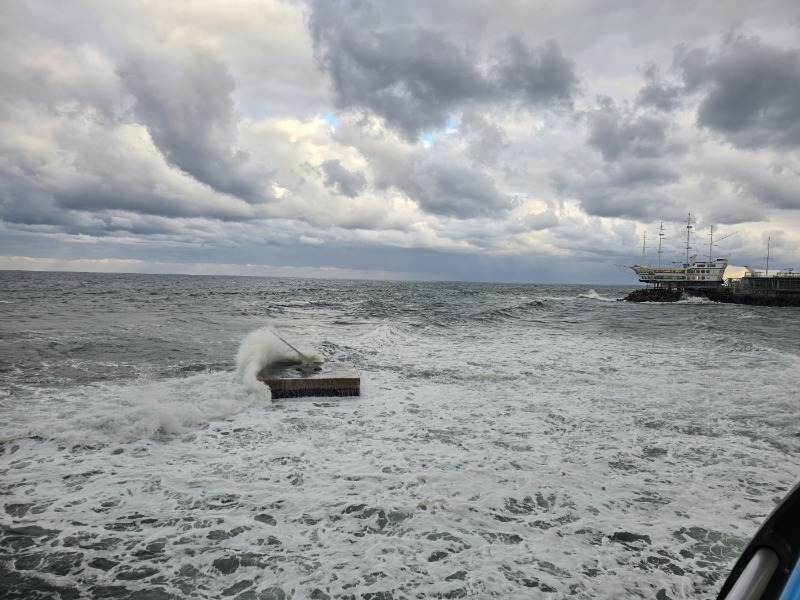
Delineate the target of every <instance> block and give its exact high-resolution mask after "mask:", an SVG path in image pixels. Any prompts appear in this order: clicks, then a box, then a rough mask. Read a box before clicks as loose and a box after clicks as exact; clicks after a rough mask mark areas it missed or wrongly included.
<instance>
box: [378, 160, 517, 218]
mask: <svg viewBox="0 0 800 600" xmlns="http://www.w3.org/2000/svg"><path fill="white" fill-rule="evenodd" d="M393 177H394V179H393V181H392V184H393V185H394V186H395V187H397V188H398V189H400V190H401V191H403V192H404V193H405V194H406V195H407V196H408V197H409V198H410V199H411V200H414V201H415V202H417V203H418V204H419V206H420V208H421V209H422V210H424V211H426V212H428V213H431V214H435V215H442V216H447V217H456V218H459V219H469V218H474V217H491V216H499V214H501V213H503V212H505V211H506V210H508V209H509V208H510V206H511V203H510V199H509V198H508V197H507V196H504V195H503V194H501V193H499V192H498V190H497V188H496V187H495V183H494V180H493V179H492V178H491V177H489V176H488V175H487V174H486V173H484V172H482V171H481V170H480V169H479V168H477V167H476V166H474V165H466V164H456V163H452V162H448V163H435V162H427V161H418V162H415V163H413V165H412V166H411V168H410V169H409V170H408V171H407V172H399V171H398V172H397V173H396V174H395V175H394V176H393Z"/></svg>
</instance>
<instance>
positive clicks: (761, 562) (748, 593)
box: [717, 484, 800, 600]
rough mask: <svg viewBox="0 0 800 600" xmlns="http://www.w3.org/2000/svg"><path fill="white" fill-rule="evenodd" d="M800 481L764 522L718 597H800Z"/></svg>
mask: <svg viewBox="0 0 800 600" xmlns="http://www.w3.org/2000/svg"><path fill="white" fill-rule="evenodd" d="M798 523H800V484H798V485H796V486H795V487H794V488H793V489H792V491H791V492H789V494H788V495H787V496H786V497H785V498H784V499H783V502H781V503H780V504H779V505H778V507H777V508H776V509H775V510H774V511H772V514H771V515H770V516H769V518H767V520H766V521H764V524H763V525H762V526H761V529H759V530H758V532H757V533H756V535H755V536H754V537H753V540H752V541H751V542H750V545H748V546H747V548H745V550H744V552H743V553H742V556H741V557H740V558H739V560H738V561H736V564H735V565H734V566H733V569H732V570H731V574H730V575H728V579H726V580H725V583H724V584H723V585H722V589H721V590H720V592H719V596H717V600H757V599H761V600H772V599H775V600H777V599H780V600H784V599H786V600H789V599H791V598H798V597H800V596H799V594H800V570H799V569H798V567H799V566H800V565H798V563H797V559H798V556H800V527H798Z"/></svg>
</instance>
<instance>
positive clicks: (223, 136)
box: [118, 50, 269, 202]
mask: <svg viewBox="0 0 800 600" xmlns="http://www.w3.org/2000/svg"><path fill="white" fill-rule="evenodd" d="M118 75H119V77H120V78H121V80H122V81H123V82H124V84H125V88H126V89H127V91H128V92H129V93H130V94H131V95H132V96H133V97H134V98H135V102H134V105H133V110H134V112H135V114H136V116H137V117H138V119H139V121H140V122H141V123H142V124H143V125H145V126H146V127H147V129H148V131H149V132H150V136H151V137H152V139H153V142H154V143H155V145H156V146H157V147H158V149H159V150H160V151H161V153H162V154H163V155H164V157H165V159H166V160H167V161H168V162H169V163H170V164H171V165H173V166H175V167H177V168H179V169H181V170H182V171H184V172H185V173H188V174H189V175H191V176H192V177H194V178H195V179H196V180H197V181H200V182H201V183H205V184H206V185H208V186H210V187H211V188H212V189H214V190H216V191H218V192H223V193H227V194H231V195H233V196H237V197H239V198H243V199H245V200H248V201H249V202H259V201H263V200H265V199H267V198H268V194H267V189H266V185H267V182H268V176H269V173H268V172H267V170H266V169H265V168H264V166H263V165H259V164H257V163H255V162H254V161H253V160H252V158H251V157H250V156H249V155H248V154H247V153H246V152H244V151H243V150H238V149H236V147H235V145H236V115H235V114H234V105H233V99H232V93H233V91H234V89H235V87H236V85H235V81H234V79H233V77H232V75H231V73H230V71H229V70H228V68H227V67H226V66H225V65H224V64H223V63H222V62H220V61H219V60H218V59H217V58H216V57H215V56H213V55H212V54H210V53H209V52H207V51H204V50H195V51H194V52H190V53H188V55H187V58H186V60H184V61H182V62H181V63H178V64H176V63H173V62H171V61H166V62H165V63H160V64H157V63H156V62H155V61H153V60H148V59H144V58H136V59H133V60H131V61H129V62H128V63H127V64H126V65H125V66H123V67H122V68H120V69H119V71H118Z"/></svg>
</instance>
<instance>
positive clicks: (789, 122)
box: [676, 34, 800, 149]
mask: <svg viewBox="0 0 800 600" xmlns="http://www.w3.org/2000/svg"><path fill="white" fill-rule="evenodd" d="M676 62H677V63H678V66H679V67H680V69H681V70H682V74H683V80H684V83H685V85H686V88H687V90H688V91H698V92H700V93H702V94H704V97H703V99H702V102H701V103H700V106H699V108H698V111H697V123H698V124H699V125H700V126H702V127H707V128H709V129H711V130H713V131H717V132H719V133H721V134H723V135H724V136H725V137H726V138H727V139H728V140H729V141H730V142H731V143H733V144H734V145H735V146H738V147H740V148H753V149H755V148H765V147H777V148H786V147H797V146H800V51H798V50H796V49H783V48H778V47H776V46H772V45H769V44H766V43H764V42H763V41H761V40H760V39H758V38H755V37H751V38H745V37H742V36H741V35H738V34H731V35H729V36H728V37H727V38H726V39H725V43H724V44H723V46H722V47H721V48H720V49H719V50H718V51H717V52H712V51H711V50H709V49H707V48H695V49H691V50H688V49H686V48H680V49H679V50H678V51H677V54H676Z"/></svg>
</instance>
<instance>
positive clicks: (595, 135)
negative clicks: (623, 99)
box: [588, 99, 675, 161]
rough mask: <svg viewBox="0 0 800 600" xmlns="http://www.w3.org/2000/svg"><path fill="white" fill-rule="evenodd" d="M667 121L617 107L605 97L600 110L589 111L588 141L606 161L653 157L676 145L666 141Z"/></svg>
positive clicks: (668, 150)
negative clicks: (670, 144)
mask: <svg viewBox="0 0 800 600" xmlns="http://www.w3.org/2000/svg"><path fill="white" fill-rule="evenodd" d="M667 126H668V122H667V121H666V120H664V119H656V118H653V117H649V116H646V115H635V114H631V113H626V112H624V111H622V110H619V109H617V108H616V107H615V106H614V105H613V103H612V102H611V101H610V100H609V99H605V100H604V101H603V104H602V106H601V108H600V109H599V110H596V111H594V112H592V113H590V114H589V128H590V133H589V140H588V141H589V145H590V146H592V147H593V148H596V149H597V150H599V151H600V153H601V154H602V155H603V158H604V159H605V160H606V161H616V160H619V159H621V158H625V157H631V156H632V157H635V158H656V157H659V156H662V155H664V154H665V153H667V152H670V151H671V150H674V149H675V148H670V147H669V146H668V145H667V136H666V129H667Z"/></svg>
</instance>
